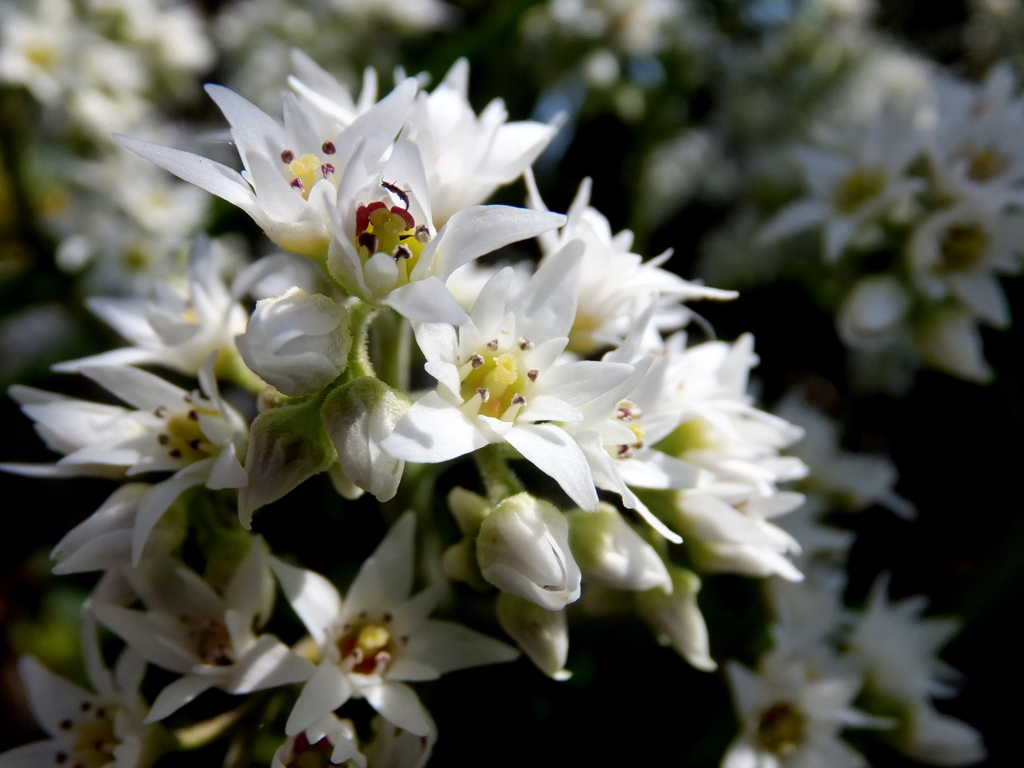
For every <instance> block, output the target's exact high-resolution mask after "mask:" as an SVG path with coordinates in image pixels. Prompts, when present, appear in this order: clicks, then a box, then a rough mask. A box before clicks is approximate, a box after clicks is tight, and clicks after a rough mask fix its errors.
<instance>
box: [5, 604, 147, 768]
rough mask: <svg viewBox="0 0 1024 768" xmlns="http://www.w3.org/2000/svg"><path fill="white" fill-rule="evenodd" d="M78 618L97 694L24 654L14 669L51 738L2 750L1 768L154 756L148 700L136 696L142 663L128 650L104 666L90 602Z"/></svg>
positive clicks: (129, 767)
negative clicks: (147, 719)
mask: <svg viewBox="0 0 1024 768" xmlns="http://www.w3.org/2000/svg"><path fill="white" fill-rule="evenodd" d="M82 622H83V632H82V641H83V652H84V655H85V666H86V670H87V672H88V674H89V678H90V680H91V682H92V684H93V686H94V687H95V689H96V691H97V693H92V692H91V691H87V690H84V689H82V688H79V687H78V686H77V685H74V684H72V683H69V682H68V681H67V680H65V679H64V678H61V677H57V676H56V675H55V674H53V673H52V672H50V671H49V670H47V669H46V668H45V667H43V666H42V665H41V664H40V663H39V662H37V661H36V660H35V659H33V658H30V657H27V656H26V657H22V658H21V659H20V661H19V662H18V671H19V672H20V673H21V680H22V683H23V684H24V686H25V689H26V693H27V694H28V702H29V706H30V707H31V709H32V714H33V715H35V718H36V722H38V723H39V725H40V727H41V728H42V729H43V730H44V731H45V732H46V734H47V736H49V737H50V738H49V739H47V740H45V741H36V742H33V743H31V744H26V745H24V746H22V747H15V748H14V749H11V750H8V751H7V752H3V753H0V768H40V766H48V765H70V766H75V765H85V766H91V765H109V766H110V767H111V768H136V766H139V767H141V766H143V765H148V764H149V762H150V761H151V760H152V757H153V756H152V755H151V754H149V753H150V752H152V745H151V744H150V743H149V742H150V741H152V739H153V737H155V736H156V734H155V733H154V732H153V728H152V727H151V726H147V725H145V724H144V723H143V718H145V716H146V704H145V701H144V700H143V699H142V697H141V696H140V695H139V684H140V683H141V682H142V675H143V673H144V672H145V670H146V663H145V662H144V661H143V660H142V659H141V658H140V657H139V656H137V655H136V654H135V653H134V652H133V651H132V650H130V649H126V650H124V651H123V652H122V653H121V656H120V657H119V658H118V660H117V664H116V666H115V668H114V669H113V670H109V669H107V667H106V665H105V664H104V662H103V657H102V655H101V653H100V648H99V642H98V638H97V637H96V631H95V619H93V618H92V615H91V613H90V609H89V608H88V607H86V609H85V613H84V615H83V617H82Z"/></svg>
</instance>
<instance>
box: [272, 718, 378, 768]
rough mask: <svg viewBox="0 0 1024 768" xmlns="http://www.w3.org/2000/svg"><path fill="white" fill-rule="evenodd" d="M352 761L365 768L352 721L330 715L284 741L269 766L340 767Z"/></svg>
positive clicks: (364, 759)
mask: <svg viewBox="0 0 1024 768" xmlns="http://www.w3.org/2000/svg"><path fill="white" fill-rule="evenodd" d="M349 761H351V763H352V764H354V765H356V766H358V768H366V757H365V756H364V755H363V754H362V753H361V752H360V751H359V737H358V736H357V735H356V728H355V725H354V724H353V723H352V721H351V720H341V719H339V718H338V717H337V716H336V715H334V714H333V713H331V714H327V715H324V716H323V717H322V718H321V719H320V720H318V721H317V722H315V723H313V724H312V725H311V726H309V728H307V729H306V730H305V731H302V732H301V733H299V734H297V735H296V736H290V737H289V738H287V739H286V740H285V742H284V744H282V745H281V746H280V747H278V748H277V752H275V753H274V759H273V761H272V762H271V763H270V768H317V766H326V765H327V764H328V763H330V764H333V765H342V764H345V763H348V762H349Z"/></svg>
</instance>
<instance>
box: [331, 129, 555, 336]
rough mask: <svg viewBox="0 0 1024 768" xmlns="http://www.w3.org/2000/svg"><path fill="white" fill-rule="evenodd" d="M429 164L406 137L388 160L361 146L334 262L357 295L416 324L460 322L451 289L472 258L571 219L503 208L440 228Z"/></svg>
mask: <svg viewBox="0 0 1024 768" xmlns="http://www.w3.org/2000/svg"><path fill="white" fill-rule="evenodd" d="M430 206H431V200H430V195H429V193H428V186H427V179H426V176H425V175H424V166H423V162H422V160H421V158H420V153H419V152H418V150H417V149H416V146H415V145H414V144H412V143H411V142H409V141H408V140H406V139H405V138H404V136H403V138H400V139H399V140H398V141H397V142H396V143H395V145H394V148H393V150H392V152H391V156H390V157H389V158H388V159H387V160H386V161H385V162H384V163H383V164H381V163H377V162H374V158H373V157H372V155H369V154H367V153H366V152H363V151H361V150H360V151H358V152H357V153H356V155H355V156H354V157H353V158H352V161H351V162H350V163H349V164H348V167H347V168H346V169H345V172H344V175H343V176H342V179H341V186H340V187H339V189H338V194H337V206H336V207H335V208H334V209H333V210H332V217H333V219H332V220H333V226H334V233H335V237H334V239H333V240H332V242H331V247H330V251H329V253H328V257H327V266H328V268H329V269H330V271H331V274H332V275H333V276H334V277H335V278H336V279H337V280H338V282H339V283H341V284H342V285H343V286H344V287H345V289H346V290H348V291H349V292H350V293H352V294H354V295H356V296H359V297H361V298H363V299H365V300H367V301H370V302H372V303H374V304H387V305H390V306H392V307H394V308H395V309H396V310H398V311H399V312H400V313H402V314H403V315H405V316H406V317H408V318H409V319H410V320H412V321H415V322H448V323H453V324H454V323H460V322H463V321H464V320H465V318H466V314H465V312H463V310H462V309H461V307H459V305H458V304H457V303H456V302H455V300H454V299H453V298H452V296H451V294H450V293H449V292H448V290H447V289H446V288H445V286H444V282H445V281H446V280H447V279H448V277H449V275H451V273H452V272H454V271H455V270H456V269H458V268H459V267H461V266H462V265H463V264H466V263H468V262H470V261H472V260H473V259H476V258H478V257H479V256H482V255H484V254H486V253H489V252H491V251H493V250H496V249H498V248H501V247H502V246H505V245H508V244H510V243H514V242H517V241H519V240H525V239H526V238H530V237H535V236H536V235H538V234H540V233H541V232H545V231H547V230H549V229H554V228H555V227H557V226H559V225H560V224H562V223H563V222H564V220H565V217H564V216H561V215H559V214H553V213H548V212H546V211H544V212H540V211H531V210H528V209H525V208H514V207H510V206H504V205H488V206H474V207H471V208H464V209H461V210H459V211H458V212H456V213H454V215H453V216H452V217H451V218H450V220H448V221H447V223H446V224H445V225H444V226H443V227H442V228H441V229H440V231H438V230H435V228H434V224H433V217H432V215H431V207H430Z"/></svg>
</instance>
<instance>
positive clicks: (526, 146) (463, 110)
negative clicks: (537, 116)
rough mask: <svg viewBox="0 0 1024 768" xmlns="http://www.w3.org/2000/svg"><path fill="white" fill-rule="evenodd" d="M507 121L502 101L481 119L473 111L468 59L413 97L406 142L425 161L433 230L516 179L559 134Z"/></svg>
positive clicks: (549, 128) (491, 105) (531, 123)
mask: <svg viewBox="0 0 1024 768" xmlns="http://www.w3.org/2000/svg"><path fill="white" fill-rule="evenodd" d="M507 120H508V112H507V111H506V109H505V104H504V102H503V101H502V100H501V99H495V100H494V101H492V102H490V103H489V104H488V105H487V106H486V107H485V108H484V111H483V112H481V113H480V115H479V116H477V115H476V113H475V112H474V111H473V107H472V105H470V103H469V62H468V61H466V59H459V60H458V61H456V62H455V63H454V64H453V65H452V68H451V69H450V70H448V74H446V75H445V77H444V80H442V81H441V82H440V83H439V84H438V86H437V87H436V88H435V89H434V90H433V91H432V92H431V93H429V94H428V93H426V92H421V93H420V94H419V95H418V96H417V98H416V101H415V103H414V104H413V108H412V111H411V113H410V115H409V129H408V136H409V138H410V139H411V140H412V142H413V143H414V144H415V145H416V147H417V148H418V149H419V151H420V155H421V156H422V158H423V166H424V168H425V170H426V179H427V186H428V188H429V189H430V201H431V208H432V212H433V217H434V218H433V222H432V223H433V224H434V225H436V226H438V227H440V226H442V225H443V224H444V223H445V222H446V221H448V220H449V219H450V218H451V217H452V216H454V215H455V214H456V213H457V212H458V211H461V210H463V209H465V208H469V207H470V206H474V205H478V204H479V203H482V202H484V201H485V200H487V198H489V197H490V196H491V195H492V194H493V193H494V191H495V190H496V189H498V187H501V186H504V185H505V184H509V183H511V182H513V181H515V180H516V179H518V178H519V177H520V176H521V175H522V174H523V172H524V171H526V170H527V169H528V168H529V167H530V165H531V164H532V163H533V161H534V160H536V159H537V157H538V155H540V153H541V152H543V151H544V148H545V147H546V146H547V145H548V142H550V141H551V139H552V138H554V136H555V134H556V133H557V131H558V129H557V127H556V126H553V125H546V124H544V123H538V122H534V121H531V120H525V121H521V122H514V123H509V122H507Z"/></svg>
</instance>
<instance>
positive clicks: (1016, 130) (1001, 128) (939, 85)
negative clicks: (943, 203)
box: [928, 63, 1024, 211]
mask: <svg viewBox="0 0 1024 768" xmlns="http://www.w3.org/2000/svg"><path fill="white" fill-rule="evenodd" d="M1016 80H1017V78H1016V77H1015V76H1014V74H1013V70H1012V69H1011V67H1010V65H1009V64H1008V63H1003V64H1000V65H997V66H995V67H993V68H992V69H991V70H990V71H989V73H988V75H987V76H986V77H985V80H984V81H983V82H982V83H981V84H980V85H976V84H974V83H970V82H966V81H963V80H959V79H954V78H952V77H948V76H947V77H940V78H937V79H936V81H935V86H934V87H935V96H936V112H937V116H936V120H935V127H934V129H933V130H932V131H931V133H930V135H929V145H928V149H929V154H930V156H931V158H932V164H933V166H934V168H935V171H936V173H937V175H938V179H937V181H938V183H939V186H940V188H941V189H942V190H943V191H944V192H946V193H949V194H952V195H954V196H956V197H959V198H963V197H967V198H970V199H971V200H972V201H973V202H974V203H975V204H976V205H979V206H980V207H982V208H985V209H987V210H991V211H997V210H999V209H1000V208H1002V207H1003V206H1005V205H1006V204H1007V203H1014V202H1015V203H1018V204H1020V203H1021V202H1022V201H1024V196H1022V195H1021V191H1020V187H1019V186H1018V182H1020V180H1021V179H1022V178H1024V139H1022V137H1021V130H1020V129H1021V125H1024V101H1022V100H1021V98H1020V97H1019V96H1018V95H1017V82H1016Z"/></svg>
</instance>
